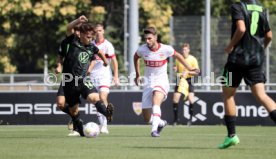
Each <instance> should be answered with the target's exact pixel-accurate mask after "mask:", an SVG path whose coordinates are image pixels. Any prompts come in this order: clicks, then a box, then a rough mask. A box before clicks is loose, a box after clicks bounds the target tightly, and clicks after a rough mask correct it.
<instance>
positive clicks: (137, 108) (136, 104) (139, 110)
mask: <svg viewBox="0 0 276 159" xmlns="http://www.w3.org/2000/svg"><path fill="white" fill-rule="evenodd" d="M132 108H133V110H134V112H135V114H136V115H140V114H141V113H142V103H141V102H133V103H132Z"/></svg>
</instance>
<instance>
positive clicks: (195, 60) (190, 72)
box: [189, 58, 200, 76]
mask: <svg viewBox="0 0 276 159" xmlns="http://www.w3.org/2000/svg"><path fill="white" fill-rule="evenodd" d="M192 66H193V67H194V68H196V69H198V70H197V71H189V75H192V76H196V75H198V74H199V73H200V69H199V66H198V62H197V59H196V58H195V59H194V63H193V64H192Z"/></svg>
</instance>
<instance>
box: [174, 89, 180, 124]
mask: <svg viewBox="0 0 276 159" xmlns="http://www.w3.org/2000/svg"><path fill="white" fill-rule="evenodd" d="M180 97H181V93H179V92H177V91H175V92H174V93H173V115H174V120H173V125H176V124H178V122H179V118H178V106H179V100H180Z"/></svg>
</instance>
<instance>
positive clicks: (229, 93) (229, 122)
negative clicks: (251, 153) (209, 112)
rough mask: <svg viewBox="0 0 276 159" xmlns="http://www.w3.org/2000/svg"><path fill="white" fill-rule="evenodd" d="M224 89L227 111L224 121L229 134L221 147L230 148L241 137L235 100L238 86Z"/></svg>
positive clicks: (225, 108)
mask: <svg viewBox="0 0 276 159" xmlns="http://www.w3.org/2000/svg"><path fill="white" fill-rule="evenodd" d="M222 90H223V101H224V111H225V116H224V121H225V125H226V128H227V132H228V135H227V137H226V138H225V140H224V142H223V143H222V144H220V145H219V148H220V149H224V148H228V147H230V146H232V145H236V144H238V143H239V138H238V136H237V135H236V104H235V100H234V96H235V93H236V88H234V87H223V88H222Z"/></svg>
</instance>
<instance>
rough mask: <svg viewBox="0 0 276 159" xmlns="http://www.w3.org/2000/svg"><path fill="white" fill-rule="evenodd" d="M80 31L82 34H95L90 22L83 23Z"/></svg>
mask: <svg viewBox="0 0 276 159" xmlns="http://www.w3.org/2000/svg"><path fill="white" fill-rule="evenodd" d="M79 30H80V32H81V33H86V32H88V31H93V32H95V30H94V26H93V24H92V23H89V22H85V23H82V24H81V26H80V27H79Z"/></svg>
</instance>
